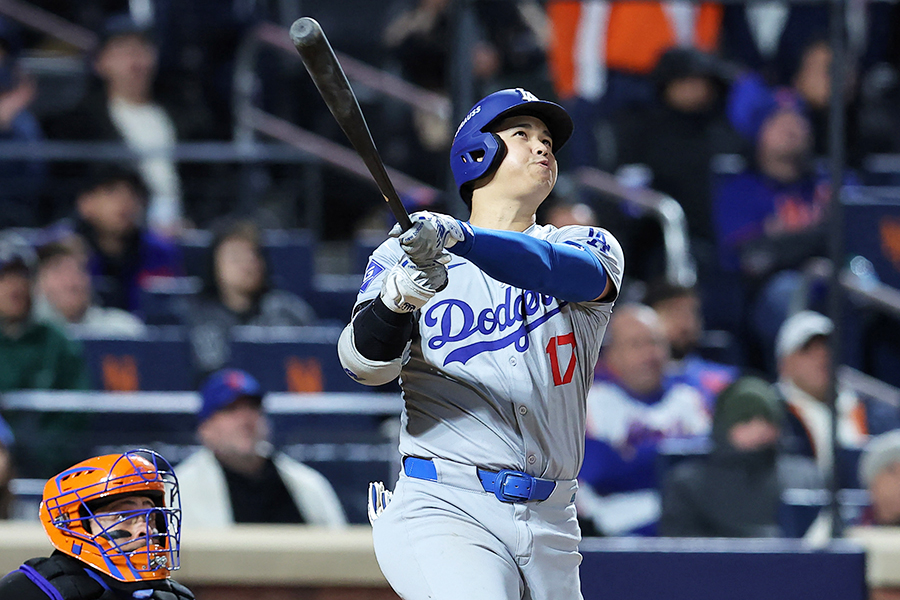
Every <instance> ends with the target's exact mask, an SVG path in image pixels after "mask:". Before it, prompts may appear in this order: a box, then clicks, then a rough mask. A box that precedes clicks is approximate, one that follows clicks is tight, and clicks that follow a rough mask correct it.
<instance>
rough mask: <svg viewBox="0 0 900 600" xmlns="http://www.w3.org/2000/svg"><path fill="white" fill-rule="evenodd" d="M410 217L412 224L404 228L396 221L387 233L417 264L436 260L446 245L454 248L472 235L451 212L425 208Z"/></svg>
mask: <svg viewBox="0 0 900 600" xmlns="http://www.w3.org/2000/svg"><path fill="white" fill-rule="evenodd" d="M409 219H410V221H412V227H410V228H409V229H407V230H406V231H402V230H401V229H400V224H399V223H397V224H396V225H394V228H393V229H391V231H390V232H389V233H388V235H390V236H391V237H395V238H397V239H398V240H399V241H400V247H401V248H403V251H404V252H405V253H406V255H407V256H409V257H410V258H411V259H412V261H413V262H414V263H416V264H417V265H420V264H425V263H427V262H428V261H429V260H434V259H435V258H436V257H438V256H440V255H441V252H443V251H444V249H445V248H452V247H453V246H454V245H455V244H456V243H457V242H463V241H465V240H466V238H467V237H469V236H470V235H472V234H471V229H468V230H467V227H468V226H467V225H466V224H464V223H463V222H462V221H459V220H457V219H454V218H453V217H451V216H449V215H442V214H439V213H432V212H428V211H427V210H423V211H421V212H417V213H413V214H411V215H410V216H409Z"/></svg>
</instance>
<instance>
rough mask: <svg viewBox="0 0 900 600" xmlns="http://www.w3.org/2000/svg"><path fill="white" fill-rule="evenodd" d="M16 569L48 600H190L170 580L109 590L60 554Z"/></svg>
mask: <svg viewBox="0 0 900 600" xmlns="http://www.w3.org/2000/svg"><path fill="white" fill-rule="evenodd" d="M19 570H20V571H21V572H23V573H24V574H25V575H26V576H27V577H28V579H30V580H31V581H32V582H33V583H34V584H35V585H37V586H38V587H39V588H41V589H42V590H43V591H44V592H45V593H46V594H47V596H48V597H49V598H51V599H52V600H123V599H124V598H141V599H146V600H194V595H193V594H192V593H191V591H190V590H188V589H187V588H186V587H184V586H183V585H181V584H180V583H176V582H174V581H171V580H165V581H153V582H150V581H148V582H147V584H146V585H147V587H146V588H142V586H141V585H140V584H134V583H129V584H121V587H119V586H118V585H115V583H112V586H113V587H110V586H109V585H108V584H106V583H103V579H101V578H100V577H99V576H97V577H96V578H95V577H94V576H92V575H90V574H89V572H88V570H87V568H86V567H84V565H82V564H81V563H80V562H79V561H77V560H75V559H72V558H70V557H68V556H65V555H60V554H54V555H53V556H51V557H49V558H32V559H31V560H29V561H26V562H25V564H24V565H22V567H20V568H19ZM126 585H127V587H126ZM134 592H139V593H138V594H134ZM141 592H142V593H141ZM151 592H152V593H151ZM148 593H149V595H145V594H148Z"/></svg>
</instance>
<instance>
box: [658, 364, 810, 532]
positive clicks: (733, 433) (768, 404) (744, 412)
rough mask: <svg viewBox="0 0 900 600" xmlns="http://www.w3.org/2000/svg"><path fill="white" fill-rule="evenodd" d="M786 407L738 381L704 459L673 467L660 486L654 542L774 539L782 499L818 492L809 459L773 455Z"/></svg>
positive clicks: (759, 387)
mask: <svg viewBox="0 0 900 600" xmlns="http://www.w3.org/2000/svg"><path fill="white" fill-rule="evenodd" d="M783 420H784V407H783V405H782V402H781V398H780V397H779V396H778V393H777V392H776V391H775V389H774V388H773V387H772V385H771V384H770V383H768V382H767V381H764V380H762V379H759V378H757V377H742V378H740V379H738V380H737V381H735V382H734V383H733V384H731V385H730V386H728V387H727V388H725V389H724V390H723V391H722V393H721V394H719V397H718V399H717V401H716V408H715V412H714V413H713V427H712V443H713V446H712V450H711V451H710V453H709V455H708V456H706V457H703V458H699V459H696V460H689V461H685V462H682V463H680V464H678V465H676V466H675V467H674V468H673V469H672V470H671V471H669V472H668V473H667V475H666V477H665V479H664V482H663V486H662V517H661V518H660V525H659V532H660V535H663V536H669V537H776V536H779V535H781V534H782V532H781V531H780V530H779V528H778V508H779V505H780V502H781V493H782V491H784V490H785V489H788V488H801V489H822V486H823V478H822V476H821V474H820V473H819V470H818V469H817V467H816V464H815V463H814V462H813V461H812V459H810V458H807V457H803V456H792V455H788V454H784V453H782V452H781V451H780V449H779V445H778V443H779V439H780V436H781V424H782V422H783Z"/></svg>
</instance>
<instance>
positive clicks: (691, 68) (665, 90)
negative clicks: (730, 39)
mask: <svg viewBox="0 0 900 600" xmlns="http://www.w3.org/2000/svg"><path fill="white" fill-rule="evenodd" d="M733 70H734V67H732V66H730V65H727V64H725V63H724V62H722V61H720V60H719V59H717V58H715V57H714V56H713V55H711V54H708V53H705V52H701V51H700V50H696V49H693V48H672V49H670V50H667V51H666V52H665V54H663V55H662V57H661V58H660V59H659V62H658V63H657V65H656V68H655V69H654V71H653V74H652V81H653V83H654V84H655V99H654V102H652V103H650V104H646V105H637V106H628V107H625V108H624V109H623V110H621V111H619V112H618V113H616V115H615V117H614V119H613V129H614V132H615V147H616V161H615V164H616V166H617V167H618V168H621V169H622V173H626V172H634V170H635V169H636V168H637V167H638V166H640V167H642V175H643V177H642V178H643V181H640V182H635V183H640V184H642V185H644V186H646V187H650V188H653V189H654V190H658V191H660V192H663V193H665V194H668V195H669V196H671V197H672V198H674V199H675V200H677V201H678V203H679V204H681V206H682V208H683V209H684V212H685V217H686V218H687V225H688V234H689V235H690V238H691V246H692V250H693V251H694V253H695V254H697V253H698V252H699V253H701V256H700V257H698V258H702V259H703V260H707V261H708V260H710V259H711V257H712V254H713V247H714V243H715V236H714V233H713V224H712V199H711V189H710V181H711V178H710V164H711V161H712V158H713V157H714V156H715V155H717V154H721V153H735V152H739V151H740V150H741V149H742V148H743V143H742V140H741V138H740V136H739V135H738V134H737V132H735V131H734V130H733V129H732V127H731V125H730V124H729V122H728V119H727V117H726V115H725V110H724V109H725V102H724V100H725V97H726V94H727V91H728V84H729V82H730V79H731V77H732V71H733ZM626 170H630V171H626ZM646 221H648V224H647V225H645V226H642V227H641V228H640V229H648V228H652V231H648V232H646V233H643V234H642V232H637V233H636V235H637V237H638V238H640V239H638V240H635V245H636V246H639V247H640V248H641V249H642V252H647V250H648V249H649V248H650V247H653V246H655V247H657V248H660V249H661V247H662V240H661V232H660V231H659V225H658V221H656V220H655V219H654V220H649V219H647V220H646ZM642 222H643V220H642ZM653 234H655V238H654V237H650V236H652V235H653ZM645 238H649V239H645ZM632 254H635V253H632ZM633 273H634V272H633ZM632 276H634V275H632ZM642 279H646V277H642Z"/></svg>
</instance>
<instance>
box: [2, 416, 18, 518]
mask: <svg viewBox="0 0 900 600" xmlns="http://www.w3.org/2000/svg"><path fill="white" fill-rule="evenodd" d="M13 442H15V438H14V437H13V433H12V429H10V428H9V425H7V424H6V421H4V420H3V417H0V519H8V518H10V516H11V513H10V504H11V503H12V492H11V491H10V489H9V482H10V481H11V480H12V478H13V462H12V460H13V459H12V453H11V452H10V449H11V448H12V446H13Z"/></svg>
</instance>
